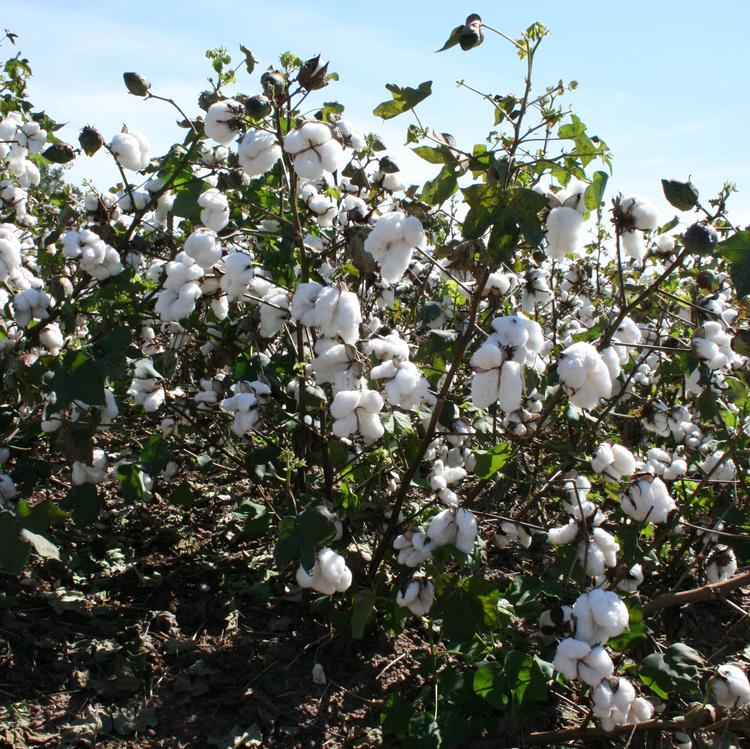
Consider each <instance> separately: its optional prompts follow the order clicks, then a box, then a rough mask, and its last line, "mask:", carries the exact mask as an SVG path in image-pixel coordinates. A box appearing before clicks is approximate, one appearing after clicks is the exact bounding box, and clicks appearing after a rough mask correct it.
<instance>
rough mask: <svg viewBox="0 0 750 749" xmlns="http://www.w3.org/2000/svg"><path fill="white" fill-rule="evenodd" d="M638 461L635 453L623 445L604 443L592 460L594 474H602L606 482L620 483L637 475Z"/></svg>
mask: <svg viewBox="0 0 750 749" xmlns="http://www.w3.org/2000/svg"><path fill="white" fill-rule="evenodd" d="M635 466H636V460H635V457H634V456H633V453H631V452H630V450H628V448H627V447H623V446H622V445H616V444H612V443H610V442H603V443H602V444H601V445H599V448H598V449H597V451H596V455H594V457H593V458H592V459H591V468H592V469H593V471H594V473H600V474H602V476H603V477H604V479H605V480H606V481H611V482H613V483H618V482H620V481H622V479H624V478H629V477H630V476H632V475H633V473H635Z"/></svg>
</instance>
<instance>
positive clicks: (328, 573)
mask: <svg viewBox="0 0 750 749" xmlns="http://www.w3.org/2000/svg"><path fill="white" fill-rule="evenodd" d="M297 584H298V585H299V586H300V588H312V589H313V590H316V591H318V593H322V594H323V595H326V596H332V595H333V594H334V593H343V592H344V591H345V590H347V589H348V588H349V586H350V585H351V584H352V573H351V570H350V569H349V568H348V567H347V566H346V561H345V560H344V557H342V556H341V555H340V554H337V553H336V552H335V551H333V549H329V548H328V547H325V548H323V549H321V550H320V551H319V552H318V554H317V558H316V560H315V564H314V565H313V568H312V571H311V572H307V571H306V570H305V568H304V567H303V566H302V565H301V564H300V566H299V569H298V570H297Z"/></svg>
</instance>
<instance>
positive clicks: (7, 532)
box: [0, 512, 31, 575]
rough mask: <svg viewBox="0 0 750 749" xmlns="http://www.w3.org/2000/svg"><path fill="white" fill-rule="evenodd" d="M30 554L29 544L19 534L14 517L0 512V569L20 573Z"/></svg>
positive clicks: (12, 573)
mask: <svg viewBox="0 0 750 749" xmlns="http://www.w3.org/2000/svg"><path fill="white" fill-rule="evenodd" d="M29 554H31V546H30V545H29V544H28V543H26V541H24V540H23V539H22V538H21V537H20V536H19V527H18V523H17V522H16V519H15V518H14V517H13V516H12V515H11V514H10V513H9V512H0V570H3V571H5V572H9V573H10V574H11V575H20V574H21V572H22V571H23V568H24V565H25V564H26V562H27V561H28V559H29Z"/></svg>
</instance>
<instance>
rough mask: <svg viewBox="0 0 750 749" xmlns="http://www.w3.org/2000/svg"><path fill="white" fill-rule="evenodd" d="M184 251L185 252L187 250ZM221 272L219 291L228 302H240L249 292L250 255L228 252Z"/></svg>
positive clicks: (235, 251) (239, 251) (251, 277)
mask: <svg viewBox="0 0 750 749" xmlns="http://www.w3.org/2000/svg"><path fill="white" fill-rule="evenodd" d="M185 251H186V252H187V248H186V250H185ZM209 267H210V266H209ZM223 270H224V275H223V276H222V277H221V281H220V282H219V286H220V288H221V290H222V291H223V292H224V293H225V294H226V296H227V299H228V300H229V301H230V302H236V301H240V300H241V299H242V297H243V296H244V295H245V294H246V293H247V292H248V291H249V287H250V282H251V281H252V280H253V275H254V271H253V258H252V255H250V254H248V253H247V252H243V251H241V250H233V251H232V252H229V253H228V254H227V255H226V256H225V257H224V261H223Z"/></svg>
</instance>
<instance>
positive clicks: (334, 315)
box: [295, 286, 362, 344]
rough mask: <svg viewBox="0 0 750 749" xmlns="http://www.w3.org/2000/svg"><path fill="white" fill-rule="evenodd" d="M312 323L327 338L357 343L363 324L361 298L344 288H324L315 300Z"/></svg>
mask: <svg viewBox="0 0 750 749" xmlns="http://www.w3.org/2000/svg"><path fill="white" fill-rule="evenodd" d="M295 296H296V295H295ZM312 322H313V324H314V325H315V326H316V327H318V328H320V329H321V331H322V333H323V335H324V336H325V337H326V338H335V337H336V336H339V337H340V338H341V339H342V340H343V341H344V343H350V344H354V343H356V342H357V341H358V340H359V326H360V323H361V322H362V313H361V311H360V308H359V298H358V297H357V295H356V294H355V293H354V292H352V291H348V290H347V289H346V287H343V286H326V287H324V288H322V290H321V291H320V294H319V295H318V296H317V297H316V299H315V306H314V311H313V317H312Z"/></svg>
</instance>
